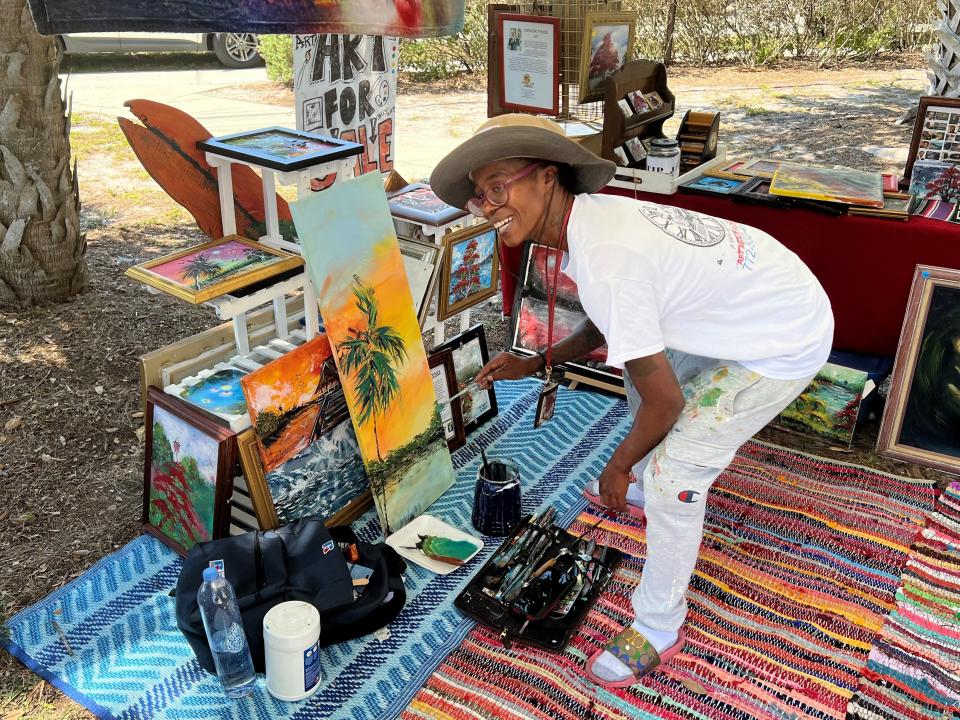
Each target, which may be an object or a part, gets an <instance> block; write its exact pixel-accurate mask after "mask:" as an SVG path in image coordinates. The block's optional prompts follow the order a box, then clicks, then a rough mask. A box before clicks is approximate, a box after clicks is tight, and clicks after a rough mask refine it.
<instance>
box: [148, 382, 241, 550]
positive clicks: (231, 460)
mask: <svg viewBox="0 0 960 720" xmlns="http://www.w3.org/2000/svg"><path fill="white" fill-rule="evenodd" d="M157 407H159V408H161V410H163V411H165V412H166V413H168V414H169V415H172V416H173V417H174V418H175V419H177V420H178V421H180V422H182V423H184V424H185V425H187V426H189V427H190V428H191V429H193V430H195V431H196V432H197V433H199V434H200V435H203V436H205V437H206V438H207V439H208V440H210V441H211V442H213V443H215V444H216V446H217V453H216V455H217V461H216V465H215V468H216V469H215V474H214V481H213V484H214V493H213V510H212V516H211V527H210V538H209V539H210V540H215V539H218V538H221V537H225V536H226V535H227V534H228V533H229V527H230V496H231V494H232V490H233V477H234V470H235V468H236V449H237V444H236V433H234V432H233V431H232V430H230V429H229V428H226V427H224V426H223V425H221V424H220V423H218V422H216V421H214V420H213V419H212V418H211V417H210V416H209V415H207V414H206V413H203V412H201V411H199V410H197V409H196V408H194V407H193V406H191V405H190V404H189V403H187V402H185V401H184V400H181V399H180V398H176V397H173V396H172V395H167V394H166V393H165V392H163V391H162V390H160V389H159V388H157V387H154V386H150V387H149V388H148V389H147V406H146V414H145V416H144V423H145V428H146V433H145V438H144V439H145V450H144V472H143V504H142V507H141V513H140V522H141V526H142V528H143V530H144V531H145V532H147V533H149V534H150V535H153V536H154V537H155V538H157V539H158V540H159V541H160V542H162V543H163V544H164V545H166V546H167V547H169V548H171V549H172V550H174V551H175V552H176V553H177V554H179V555H186V554H187V552H189V550H190V547H192V545H191V546H190V547H187V546H186V545H184V544H183V543H181V542H179V541H177V540H176V539H175V538H173V537H171V536H170V535H169V534H167V533H165V532H164V531H163V530H162V529H161V528H160V527H158V526H157V525H155V524H154V523H153V522H151V521H150V507H151V503H152V490H153V486H154V479H153V472H152V470H153V463H154V450H155V447H154V433H153V425H154V418H155V415H156V408H157ZM197 542H200V541H197Z"/></svg>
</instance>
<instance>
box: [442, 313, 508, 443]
mask: <svg viewBox="0 0 960 720" xmlns="http://www.w3.org/2000/svg"><path fill="white" fill-rule="evenodd" d="M473 342H476V343H477V344H478V345H479V348H480V360H481V367H482V366H483V365H486V364H487V363H488V362H489V361H490V354H489V352H488V351H487V335H486V332H485V330H484V328H483V323H477V324H476V325H474V326H473V327H470V328H467V329H466V330H464V331H463V332H462V333H460V334H459V335H457V336H455V337H452V338H450V339H449V340H447V341H446V342H444V343H441V344H440V345H437V347H435V348H434V349H433V351H434V352H439V351H442V350H451V351H454V366H455V367H456V366H457V353H456V351H457V350H460V349H461V348H463V347H465V346H466V345H469V344H470V343H473ZM472 380H473V378H470V381H469V382H472ZM466 384H468V383H464V382H463V380H462V379H461V377H460V376H459V375H458V376H457V392H459V391H461V390H463V389H464V387H465V385H466ZM482 392H484V393H486V399H487V402H488V404H489V408H488V409H487V410H485V411H483V412H482V413H480V414H478V415H477V416H476V417H474V418H472V419H469V420H468V419H467V418H466V417H464V419H463V424H464V430H465V431H466V433H467V434H468V435H469V434H470V433H471V432H473V431H474V430H476V429H477V428H478V427H480V426H481V425H483V424H484V423H485V422H487V421H488V420H492V419H493V418H495V417H496V416H497V414H498V412H499V410H498V408H497V393H496V390H495V389H494V388H493V386H491V387H490V389H489V390H483V391H482ZM465 404H466V403H464V405H465ZM461 410H462V408H461Z"/></svg>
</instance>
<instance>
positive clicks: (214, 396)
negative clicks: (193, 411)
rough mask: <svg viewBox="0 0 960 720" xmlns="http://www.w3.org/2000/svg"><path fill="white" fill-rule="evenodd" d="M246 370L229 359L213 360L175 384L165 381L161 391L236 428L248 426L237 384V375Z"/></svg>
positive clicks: (244, 373)
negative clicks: (227, 361)
mask: <svg viewBox="0 0 960 720" xmlns="http://www.w3.org/2000/svg"><path fill="white" fill-rule="evenodd" d="M247 372H248V371H247V370H243V369H241V368H238V367H235V366H234V365H231V364H229V363H217V364H216V365H214V366H213V367H212V368H209V369H206V370H201V371H200V372H199V373H197V374H196V375H194V376H192V377H187V378H184V379H183V380H182V381H181V382H179V383H177V384H175V385H167V386H166V387H164V388H163V391H164V392H165V393H167V395H173V396H175V397H178V398H180V399H181V400H185V401H187V402H188V403H190V404H191V405H193V406H195V407H198V408H200V409H201V410H203V411H205V412H208V413H210V414H211V415H214V416H215V417H217V418H219V419H221V420H223V421H224V422H225V423H226V424H227V425H228V426H229V427H230V429H231V430H234V431H236V432H239V431H240V430H245V429H246V428H247V427H249V426H250V416H249V415H247V401H246V400H245V399H244V397H243V390H242V389H241V388H240V378H242V377H244V376H245V375H246V374H247Z"/></svg>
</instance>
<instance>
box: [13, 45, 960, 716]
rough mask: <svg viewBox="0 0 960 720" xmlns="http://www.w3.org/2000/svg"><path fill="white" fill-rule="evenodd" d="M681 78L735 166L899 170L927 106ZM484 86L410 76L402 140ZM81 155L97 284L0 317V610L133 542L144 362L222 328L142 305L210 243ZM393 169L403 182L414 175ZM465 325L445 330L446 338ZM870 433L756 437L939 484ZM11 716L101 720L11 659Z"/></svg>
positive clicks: (128, 166)
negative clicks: (175, 253)
mask: <svg viewBox="0 0 960 720" xmlns="http://www.w3.org/2000/svg"><path fill="white" fill-rule="evenodd" d="M461 82H462V81H461ZM670 84H671V87H672V88H673V89H674V90H675V92H676V93H677V95H678V99H679V100H680V101H681V104H682V105H683V106H684V107H688V106H689V107H694V108H696V109H700V110H704V109H710V108H715V109H719V110H721V111H722V112H723V124H722V138H723V141H725V142H727V143H728V144H729V145H730V151H729V152H728V155H730V156H741V157H746V156H751V155H753V156H760V155H777V156H780V157H791V158H796V159H801V160H808V161H819V162H823V163H829V164H844V165H850V166H853V167H862V168H872V169H876V170H889V171H899V170H900V169H901V168H902V166H903V161H904V160H905V158H906V147H907V144H908V142H909V137H910V132H911V129H910V128H909V127H905V126H898V125H895V124H893V122H894V120H895V119H896V118H897V117H899V116H900V115H901V113H902V112H903V111H904V110H905V109H906V108H908V107H910V106H911V105H914V104H915V103H916V100H917V97H918V96H919V95H920V94H921V92H922V90H923V85H924V83H923V73H922V71H921V70H920V65H919V60H918V59H912V60H910V61H909V62H906V63H905V64H904V63H900V64H887V65H884V64H880V65H878V64H872V65H871V66H870V67H869V68H847V69H845V70H839V71H816V69H815V68H810V67H805V66H797V67H793V68H782V69H777V70H773V71H743V70H734V69H721V70H702V71H701V70H693V69H684V68H679V69H677V70H676V71H673V74H672V75H671V81H670ZM484 87H485V86H483V85H482V84H481V85H480V86H476V85H474V86H472V87H454V86H453V85H452V84H450V83H447V84H444V85H439V86H437V85H433V86H414V85H410V84H408V83H406V82H405V83H402V84H401V97H402V98H403V97H404V96H409V100H408V101H406V105H405V106H404V108H403V112H404V113H405V116H404V117H405V118H406V119H405V120H404V122H403V123H401V124H400V127H401V131H402V133H405V134H406V135H407V136H408V137H410V136H412V137H429V136H431V135H437V134H440V135H443V137H445V138H450V137H460V136H466V135H467V134H469V132H470V131H471V130H472V128H473V127H474V126H475V125H476V124H478V123H479V122H480V121H481V120H482V119H483V118H484V117H485V114H486V113H485V89H484ZM418 91H421V92H418ZM235 92H237V93H240V94H241V95H242V94H244V93H249V94H254V95H256V94H261V93H269V94H270V96H271V98H274V99H275V100H276V101H277V102H282V101H283V98H284V97H286V94H285V91H277V90H275V89H272V88H264V87H261V86H256V87H245V88H239V89H237V90H236V91H235ZM454 109H455V112H454V111H453V110H454ZM674 122H675V123H678V122H679V118H677V119H676V120H675V121H674ZM669 127H670V126H668V129H669ZM674 127H675V125H674ZM73 148H74V154H75V155H76V157H77V158H78V162H79V168H80V169H79V173H80V188H81V197H82V200H83V203H84V207H83V218H82V219H83V223H84V227H85V228H86V231H87V238H88V243H89V265H90V276H91V287H90V291H89V292H88V293H86V294H85V295H83V296H81V297H78V298H75V299H74V300H72V301H71V302H68V303H66V304H64V305H60V306H57V307H53V308H41V309H34V310H30V311H27V312H21V313H16V314H11V313H2V312H0V552H2V556H3V558H4V563H3V564H2V566H0V614H2V615H3V616H4V617H9V616H10V615H11V614H13V613H14V612H16V611H18V610H20V609H22V608H23V607H26V606H27V605H29V604H31V603H33V602H35V601H37V600H39V599H40V598H42V597H43V596H45V595H46V594H48V593H49V592H51V591H52V590H54V589H55V588H57V587H60V586H61V585H63V584H64V583H66V582H68V581H69V580H70V579H71V578H73V577H76V576H77V575H79V574H80V573H82V572H83V571H84V570H85V569H87V568H88V567H89V566H90V565H92V564H93V563H94V562H95V561H96V560H98V559H99V558H100V557H102V556H103V555H104V554H106V553H109V552H111V551H112V550H114V549H116V548H119V547H121V546H122V545H123V544H124V543H126V542H128V541H129V540H131V539H132V538H133V537H135V536H136V535H137V534H138V533H139V531H140V530H139V528H140V508H141V505H140V503H141V497H142V483H143V444H142V440H141V438H142V432H143V416H142V408H141V406H140V388H139V371H138V358H139V356H140V355H142V354H143V353H144V352H147V351H149V350H153V349H155V348H158V347H161V346H163V345H166V344H169V343H172V342H174V341H177V340H179V339H181V338H183V337H185V336H188V335H191V334H193V333H196V332H199V331H201V330H204V329H206V328H209V327H211V326H213V325H215V324H217V320H216V318H215V317H214V315H213V313H212V311H210V310H208V309H205V308H192V307H190V306H188V305H186V304H184V303H182V302H180V301H177V300H174V299H172V298H169V297H167V296H166V295H150V294H147V293H146V292H144V291H143V289H142V288H141V287H139V286H138V285H136V284H135V283H133V282H131V281H128V280H127V279H126V278H125V277H124V276H123V271H124V270H125V269H126V268H127V267H129V266H130V265H132V264H134V263H139V262H142V261H144V260H146V259H148V258H151V257H156V256H158V255H161V254H163V253H167V252H170V251H171V250H173V249H176V248H179V247H183V246H187V245H190V244H194V243H197V242H199V241H201V240H202V239H203V238H202V236H201V234H200V233H199V231H198V230H197V229H196V227H195V226H194V225H193V224H192V221H191V219H190V218H189V216H188V215H187V214H186V213H185V212H184V211H183V210H182V209H181V208H179V207H178V206H177V205H175V204H174V203H173V202H172V201H171V200H170V199H169V198H168V197H167V196H166V195H165V194H163V193H162V191H160V190H159V189H158V188H157V187H156V185H155V184H154V183H153V181H152V180H151V179H150V178H149V177H148V176H147V175H146V173H145V172H144V171H143V170H142V168H141V167H140V165H139V163H138V162H137V161H136V159H135V158H134V156H133V154H132V152H131V151H130V150H129V148H128V147H127V146H126V142H125V141H124V140H123V138H122V136H121V135H120V133H119V131H118V130H117V128H116V125H115V124H114V123H113V122H112V121H105V120H100V119H97V118H90V117H83V116H80V117H75V118H74V129H73ZM397 169H398V170H399V171H400V172H401V174H403V173H404V168H403V167H399V166H398V168H397ZM408 179H413V176H411V177H408ZM473 319H474V320H475V321H476V320H481V321H483V322H484V323H485V325H486V328H487V337H488V342H489V344H490V348H491V352H494V351H496V350H497V349H500V348H502V347H503V345H504V342H505V338H506V335H507V332H506V327H505V325H504V323H503V322H502V321H501V318H500V312H499V306H497V305H496V304H494V305H490V306H486V307H484V308H483V309H481V310H480V311H477V312H474V313H473ZM456 328H457V326H456V323H454V322H451V323H448V326H447V333H448V335H452V334H454V333H455V332H456ZM877 426H878V420H877V419H876V418H874V419H872V420H871V421H870V422H868V423H867V425H866V426H865V427H863V428H861V429H860V430H858V432H857V434H856V436H855V441H854V447H853V448H852V450H851V451H849V452H848V451H845V450H832V449H831V448H830V446H829V444H828V443H823V442H818V441H816V440H811V439H809V438H807V437H805V436H801V435H798V434H796V433H785V432H782V431H778V430H774V429H768V430H765V431H764V432H763V433H762V434H761V437H762V438H764V439H767V440H771V441H773V442H777V443H781V444H784V445H788V446H791V447H795V448H798V449H803V450H806V451H810V452H815V453H820V454H824V455H827V456H831V457H836V458H839V459H841V460H845V461H848V462H854V463H858V464H864V465H869V466H872V467H877V468H880V469H883V470H888V471H890V472H895V473H899V474H904V475H910V476H913V477H920V476H926V477H932V478H937V480H938V482H940V483H941V484H943V483H945V482H946V476H944V475H942V474H937V473H934V472H932V471H930V470H926V469H923V468H919V467H917V466H913V465H909V464H906V463H901V462H896V461H891V460H888V459H886V458H882V457H878V456H876V455H875V454H874V453H873V452H872V447H873V445H874V443H875V441H876V433H877ZM0 716H2V717H3V718H6V719H11V720H12V719H14V718H26V717H51V718H52V717H62V718H80V717H83V718H86V717H90V715H89V713H87V712H86V711H85V710H83V709H82V708H80V707H79V706H77V705H75V704H73V703H72V702H70V701H69V700H67V699H65V698H64V697H63V696H62V695H61V694H60V693H58V692H57V691H55V690H53V689H52V688H51V687H49V686H48V685H46V684H45V683H42V682H38V681H37V678H36V677H35V676H34V675H32V674H31V673H29V672H27V671H26V670H25V669H24V668H22V666H20V665H19V663H17V662H16V661H13V660H12V659H11V658H10V657H9V656H7V655H6V654H3V655H2V656H0Z"/></svg>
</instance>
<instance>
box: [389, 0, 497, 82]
mask: <svg viewBox="0 0 960 720" xmlns="http://www.w3.org/2000/svg"><path fill="white" fill-rule="evenodd" d="M489 2H490V0H467V6H466V12H465V14H464V23H463V31H462V32H459V33H457V34H456V35H447V36H444V37H439V38H429V39H424V40H406V39H402V40H401V41H400V64H399V68H400V70H402V71H406V72H410V73H413V75H415V76H416V77H417V78H418V79H421V80H437V79H439V78H447V77H452V76H453V75H457V74H459V73H468V74H472V73H478V72H483V71H485V70H486V68H487V5H488V4H489Z"/></svg>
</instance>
